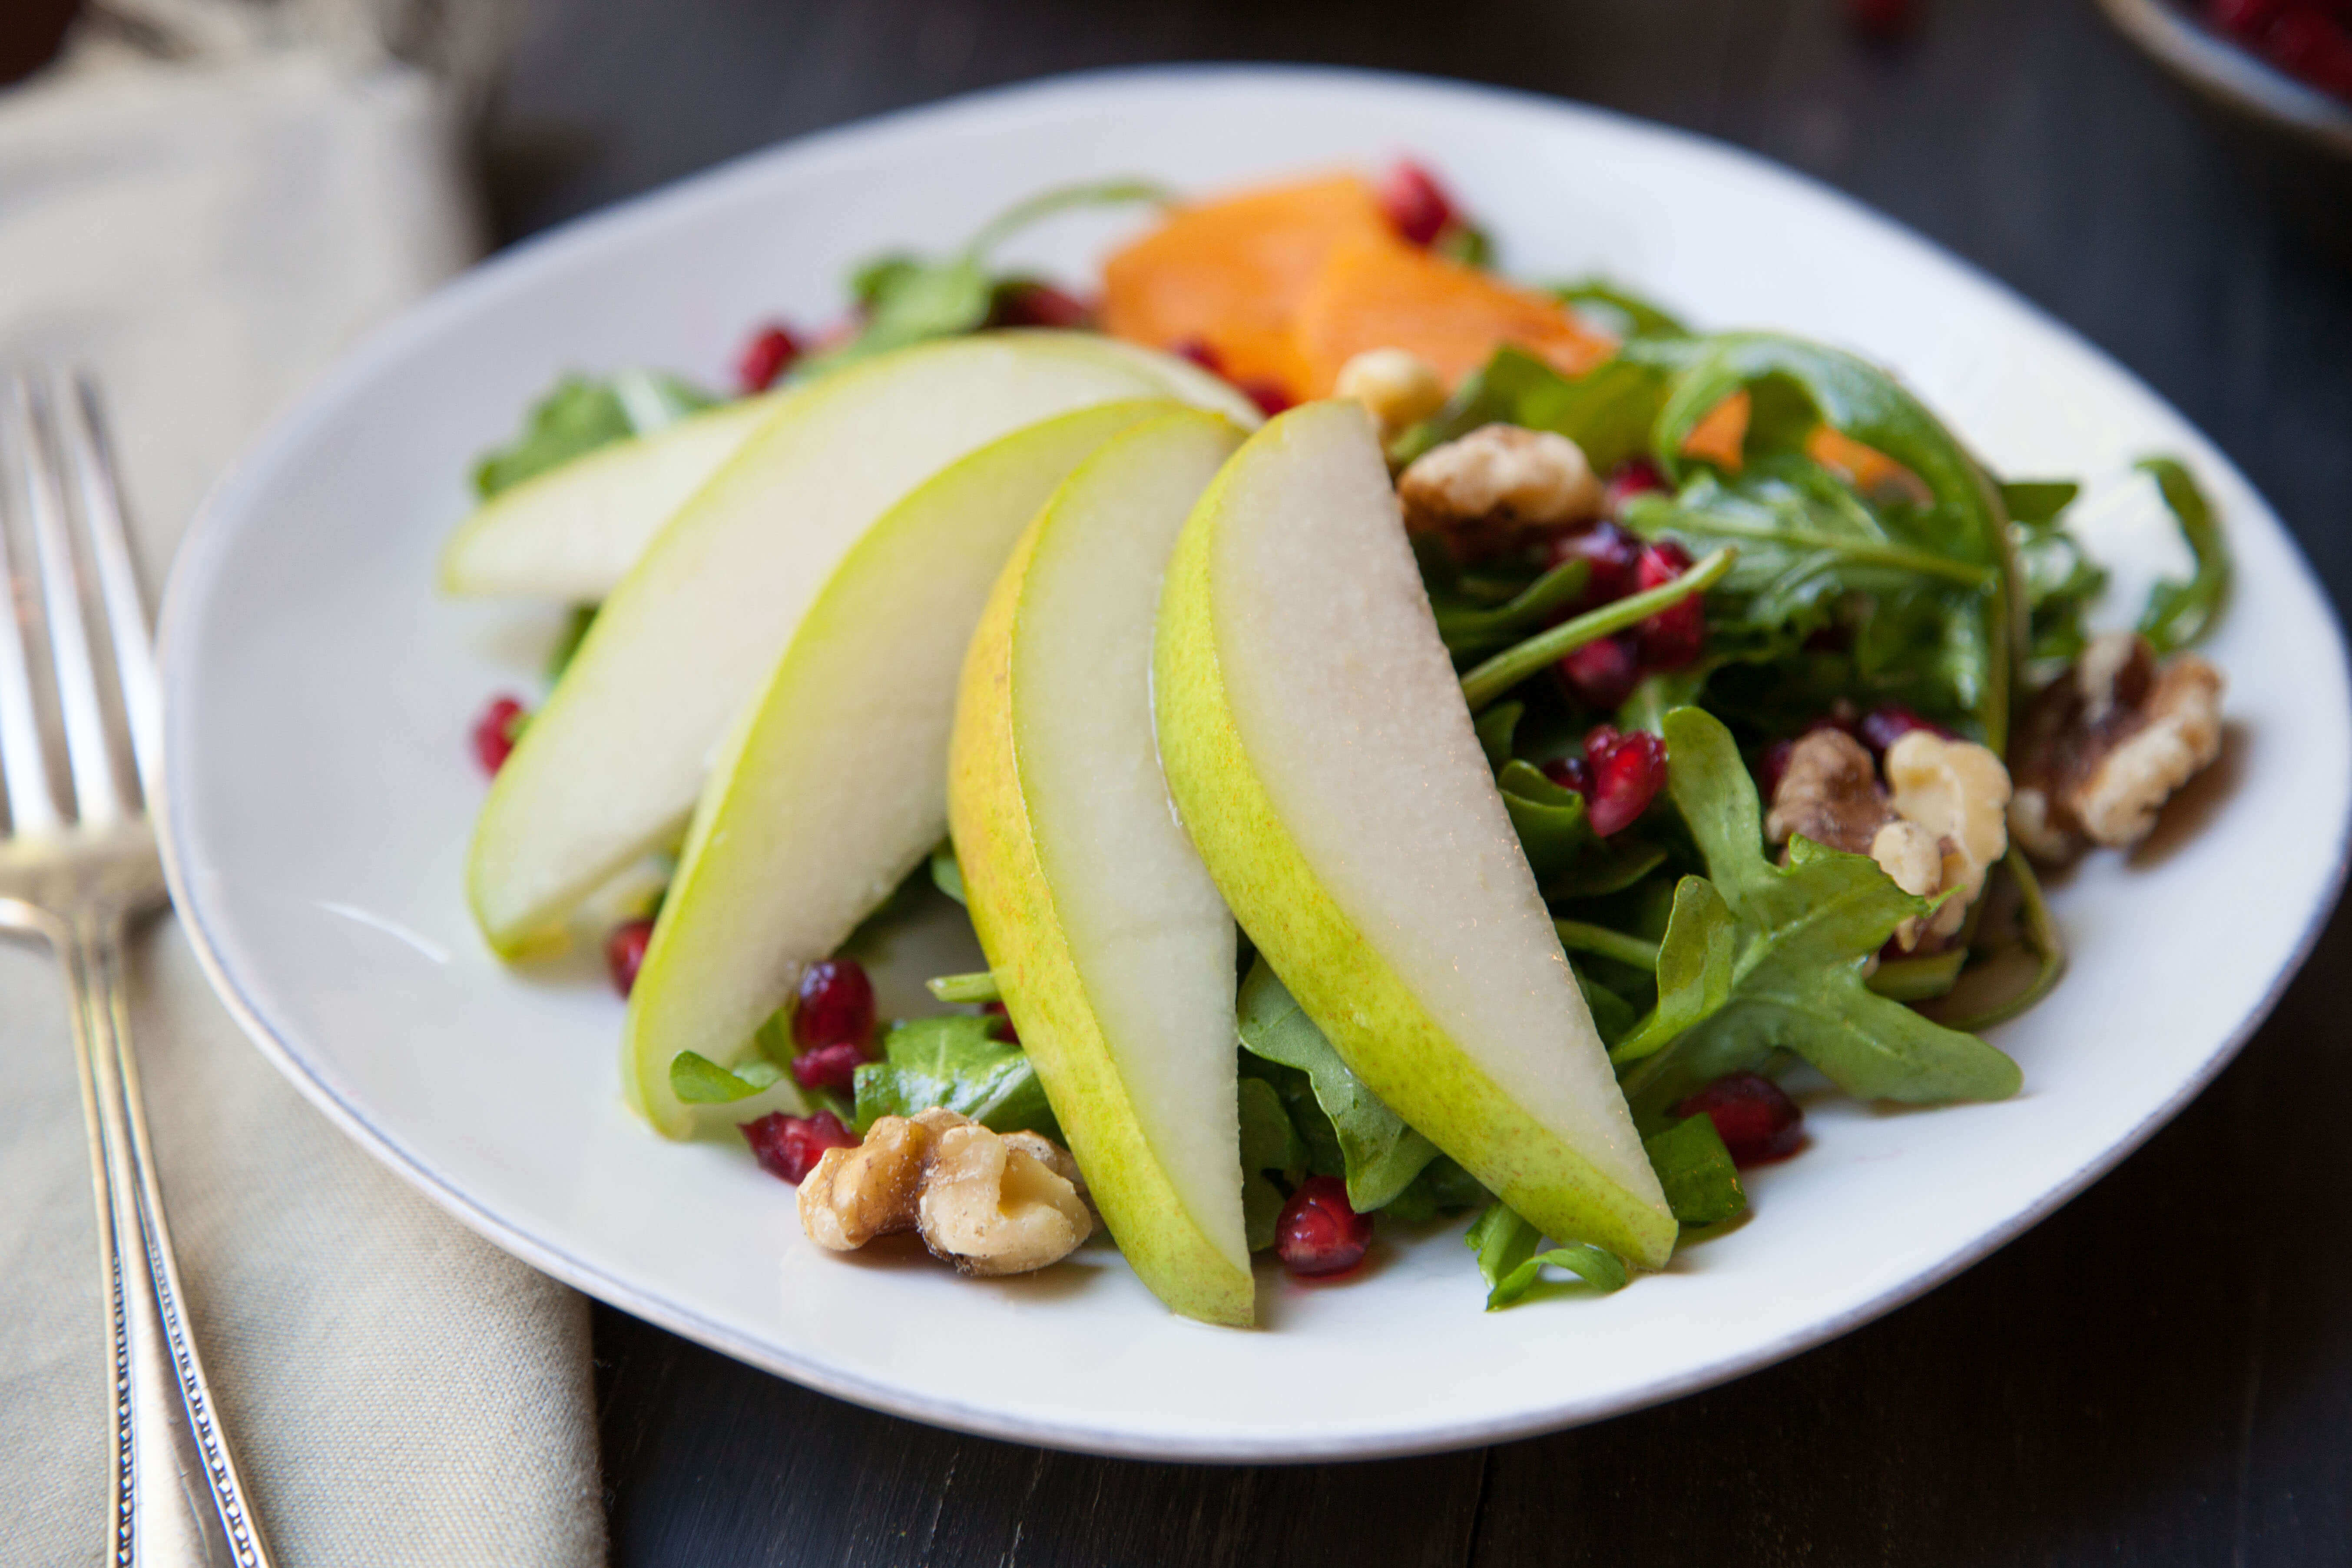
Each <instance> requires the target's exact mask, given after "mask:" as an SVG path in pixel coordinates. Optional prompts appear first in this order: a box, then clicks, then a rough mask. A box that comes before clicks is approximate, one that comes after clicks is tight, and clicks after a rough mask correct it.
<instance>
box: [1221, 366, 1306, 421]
mask: <svg viewBox="0 0 2352 1568" xmlns="http://www.w3.org/2000/svg"><path fill="white" fill-rule="evenodd" d="M1234 385H1235V386H1238V387H1240V388H1241V392H1242V395H1243V396H1244V397H1246V398H1248V399H1249V400H1250V401H1251V402H1252V403H1255V404H1256V405H1257V411H1258V412H1259V413H1260V414H1263V415H1265V416H1266V417H1267V418H1268V419H1271V418H1273V417H1274V416H1276V415H1277V414H1279V413H1281V412H1282V411H1283V410H1284V409H1286V408H1291V407H1295V406H1296V405H1297V399H1296V398H1294V397H1292V396H1291V395H1290V391H1289V389H1288V388H1287V387H1286V386H1284V385H1283V384H1282V383H1280V382H1278V381H1270V380H1268V379H1266V378H1265V377H1264V376H1253V377H1251V378H1250V379H1249V380H1247V381H1237V382H1235V383H1234Z"/></svg>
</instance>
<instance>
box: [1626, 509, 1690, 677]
mask: <svg viewBox="0 0 2352 1568" xmlns="http://www.w3.org/2000/svg"><path fill="white" fill-rule="evenodd" d="M1690 569H1691V558H1690V552H1689V551H1687V550H1685V549H1684V548H1683V547H1682V546H1681V545H1679V544H1676V543H1675V542H1673V541H1672V540H1660V541H1659V542H1657V543H1655V544H1652V545H1647V546H1645V547H1643V551H1642V559H1641V561H1640V563H1638V564H1636V565H1635V567H1634V569H1633V581H1634V584H1635V585H1636V586H1637V587H1639V588H1640V589H1642V590H1643V591H1644V592H1646V591H1648V590H1649V589H1652V588H1663V587H1664V586H1665V585H1666V584H1669V583H1671V582H1673V581H1674V580H1675V578H1677V577H1679V576H1681V575H1682V574H1684V573H1685V572H1687V571H1689V570H1690ZM1636 630H1638V631H1639V632H1640V633H1641V638H1642V665H1643V668H1647V669H1678V668H1681V667H1682V666H1684V665H1685V664H1688V663H1690V662H1691V660H1693V659H1695V658H1697V657H1698V656H1699V654H1700V653H1701V652H1702V651H1703V650H1704V649H1705V648H1706V605H1705V604H1704V603H1702V602H1701V596H1700V595H1696V594H1693V595H1690V596H1689V597H1688V598H1686V599H1684V600H1683V601H1682V602H1681V603H1679V604H1675V605H1668V606H1667V607H1666V608H1664V609H1663V610H1660V611H1659V612H1658V613H1657V614H1656V615H1654V616H1651V617H1650V618H1649V619H1648V620H1646V621H1643V623H1642V624H1641V626H1639V627H1637V628H1636Z"/></svg>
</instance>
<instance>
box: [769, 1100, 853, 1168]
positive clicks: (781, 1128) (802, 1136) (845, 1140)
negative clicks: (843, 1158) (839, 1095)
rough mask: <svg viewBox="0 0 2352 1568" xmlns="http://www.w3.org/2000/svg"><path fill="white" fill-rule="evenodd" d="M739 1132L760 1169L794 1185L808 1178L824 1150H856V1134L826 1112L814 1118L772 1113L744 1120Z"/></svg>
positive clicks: (830, 1113) (819, 1112) (832, 1114)
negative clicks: (749, 1147)
mask: <svg viewBox="0 0 2352 1568" xmlns="http://www.w3.org/2000/svg"><path fill="white" fill-rule="evenodd" d="M740 1131H741V1132H742V1134H743V1142H746V1143H749V1144H750V1145H751V1153H752V1156H753V1158H755V1159H757V1160H758V1161H759V1162H760V1168H761V1170H763V1171H765V1172H767V1173H768V1174H770V1175H772V1176H776V1177H780V1178H782V1180H784V1181H787V1182H790V1183H792V1184H793V1185H794V1186H799V1185H800V1184H802V1183H803V1182H804V1181H806V1180H807V1179H808V1173H810V1172H811V1171H814V1170H815V1169H816V1163H817V1162H818V1161H819V1160H822V1159H824V1152H825V1151H826V1150H827V1149H855V1148H856V1147H857V1134H856V1133H855V1132H852V1131H850V1130H849V1129H848V1128H846V1127H844V1126H843V1125H842V1124H841V1118H840V1117H838V1116H835V1114H834V1113H833V1112H832V1111H830V1110H820V1111H818V1112H817V1113H816V1114H815V1115H814V1116H786V1115H785V1114H784V1113H783V1112H782V1111H781V1110H778V1111H772V1112H771V1113H769V1114H768V1115H766V1116H762V1117H761V1118H760V1120H759V1121H746V1122H745V1123H743V1125H742V1127H741V1128H740Z"/></svg>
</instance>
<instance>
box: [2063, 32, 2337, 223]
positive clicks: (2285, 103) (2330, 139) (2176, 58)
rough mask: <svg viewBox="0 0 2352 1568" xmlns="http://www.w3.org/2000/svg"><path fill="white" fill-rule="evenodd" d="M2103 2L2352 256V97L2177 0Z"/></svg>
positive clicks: (2299, 209)
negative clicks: (2298, 72) (2265, 54)
mask: <svg viewBox="0 0 2352 1568" xmlns="http://www.w3.org/2000/svg"><path fill="white" fill-rule="evenodd" d="M2099 7H2100V9H2102V10H2103V11H2105V13H2106V14H2107V19H2108V20H2109V21H2111V22H2113V23H2114V24H2115V25H2116V28H2117V30H2118V31H2120V32H2121V33H2122V34H2123V35H2124V36H2125V37H2127V38H2129V39H2130V40H2131V41H2132V42H2133V43H2134V44H2136V45H2137V46H2138V47H2139V48H2140V50H2141V52H2142V53H2144V54H2146V55H2147V56H2148V57H2150V58H2153V59H2154V60H2155V61H2156V62H2157V64H2158V65H2159V66H2161V67H2163V68H2164V69H2165V71H2166V72H2167V73H2168V74H2169V75H2170V76H2171V77H2172V78H2173V79H2175V80H2176V81H2179V83H2181V85H2183V86H2184V87H2187V88H2189V89H2190V91H2191V94H2192V96H2193V97H2194V99H2195V100H2196V102H2197V104H2198V106H2199V108H2200V110H2202V111H2203V113H2204V115H2205V117H2206V119H2207V120H2208V121H2209V122H2210V123H2211V124H2212V125H2213V126H2214V128H2215V130H2216V132H2218V133H2219V134H2220V135H2221V139H2222V140H2223V141H2224V142H2227V143H2228V144H2229V145H2230V147H2231V150H2232V151H2233V152H2235V153H2237V155H2238V157H2239V159H2240V161H2241V162H2242V163H2243V164H2244V165H2245V166H2246V168H2247V169H2248V171H2249V172H2250V174H2252V177H2253V178H2254V179H2255V180H2256V181H2258V182H2259V183H2260V184H2262V185H2263V187H2264V188H2266V189H2267V190H2269V191H2270V192H2271V193H2272V194H2273V195H2275V196H2276V197H2277V199H2278V200H2279V201H2280V203H2281V204H2282V205H2284V206H2286V207H2288V208H2290V209H2291V210H2293V211H2294V214H2295V215H2296V216H2298V217H2300V218H2301V219H2302V220H2303V221H2304V222H2305V224H2306V225H2307V226H2309V227H2310V228H2311V229H2312V230H2313V231H2314V232H2315V233H2316V234H2317V235H2318V236H2319V237H2320V238H2321V240H2322V241H2323V242H2324V243H2326V245H2328V246H2329V247H2330V248H2332V249H2334V250H2335V251H2336V254H2338V255H2339V256H2342V257H2344V258H2346V259H2347V260H2352V103H2347V102H2346V101H2344V100H2341V99H2338V98H2336V97H2334V96H2332V95H2330V94H2329V93H2327V92H2326V91H2325V90H2323V89H2320V88H2317V87H2315V86H2313V85H2311V84H2310V83H2308V82H2305V81H2300V80H2298V79H2295V78H2294V77H2292V76H2290V75H2288V74H2287V73H2286V72H2285V71H2284V70H2281V69H2280V68H2278V67H2276V66H2274V65H2273V64H2271V63H2270V62H2269V61H2268V60H2265V59H2263V58H2262V57H2261V56H2260V55H2257V54H2255V53H2254V52H2253V51H2252V49H2249V48H2247V47H2245V46H2244V45H2243V44H2242V43H2240V42H2238V41H2237V40H2235V39H2232V38H2229V37H2223V36H2222V35H2221V34H2220V33H2217V32H2214V31H2212V30H2210V28H2208V27H2206V26H2203V25H2202V24H2201V23H2200V21H2199V20H2198V18H2197V16H2195V15H2194V14H2193V13H2192V12H2191V11H2189V9H2188V8H2187V7H2185V6H2183V5H2179V4H2176V3H2174V0H2099Z"/></svg>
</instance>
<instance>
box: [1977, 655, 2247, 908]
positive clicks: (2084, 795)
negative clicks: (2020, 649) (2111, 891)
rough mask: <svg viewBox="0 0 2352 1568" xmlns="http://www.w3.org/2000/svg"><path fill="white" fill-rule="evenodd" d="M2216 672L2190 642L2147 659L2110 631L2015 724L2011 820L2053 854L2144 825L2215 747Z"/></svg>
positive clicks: (2068, 855)
mask: <svg viewBox="0 0 2352 1568" xmlns="http://www.w3.org/2000/svg"><path fill="white" fill-rule="evenodd" d="M2222 685H2223V683H2222V679H2221V672H2220V671H2219V670H2217V669H2215V668H2213V667H2212V666H2211V665H2210V664H2208V663H2206V662H2205V660H2203V659H2201V658H2198V657H2197V656H2196V655H2194V654H2179V655H2176V656H2174V657H2173V658H2170V659H2168V660H2166V661H2165V662H2164V664H2163V665H2161V666H2158V663H2157V662H2156V656H2155V653H2154V651H2153V650H2152V649H2151V648H2150V647H2148V645H2147V639H2146V638H2144V637H2139V636H2137V634H2135V633H2131V632H2110V633H2107V634H2105V635H2104V636H2102V637H2095V638H2094V639H2092V642H2091V644H2090V646H2089V647H2086V648H2084V650H2083V655H2082V657H2081V658H2079V659H2077V660H2076V661H2075V663H2074V668H2073V669H2072V670H2070V671H2069V672H2068V673H2067V674H2066V675H2064V676H2062V677H2061V678H2060V679H2057V680H2054V681H2053V682H2051V684H2050V685H2049V686H2047V687H2045V688H2044V689H2042V692H2041V694H2040V695H2039V696H2037V697H2036V698H2035V699H2034V700H2033V703H2032V707H2031V708H2030V709H2029V710H2028V711H2027V714H2026V718H2025V722H2024V723H2023V724H2022V725H2021V728H2020V733H2019V738H2018V745H2017V756H2018V768H2017V793H2016V795H2015V797H2014V798H2013V799H2012V800H2011V803H2010V810H2009V824H2010V830H2011V832H2012V833H2014V834H2015V835H2016V836H2017V841H2018V843H2020V844H2021V845H2022V846H2024V847H2025V850H2026V852H2027V853H2028V854H2030V855H2032V857H2033V858H2035V859H2037V860H2042V861H2045V862H2050V863H2053V864H2063V862H2065V861H2068V860H2072V859H2073V858H2074V857H2076V856H2077V855H2080V854H2081V853H2082V852H2083V851H2084V849H2085V848H2086V847H2089V846H2090V845H2093V844H2101V845H2105V846H2108V847H2113V848H2128V847H2131V846H2132V845H2135V844H2137V843H2138V842H2139V841H2140V840H2141V839H2143V838H2145V837H2147V835H2148V833H2149V832H2150V831H2151V830H2152V829H2153V828H2154V827H2155V826H2156V820H2157V815H2158V812H2160V811H2161V810H2162V809H2163V807H2164V803H2165V802H2166V801H2167V800H2168V799H2170V798H2171V796H2172V795H2173V793H2174V792H2175V791H2176V790H2178V789H2179V788H2180V786H2181V785H2182V784H2187V783H2188V782H2189V780H2190V779H2191V778H2193V777H2195V776H2196V775H2197V773H2199V772H2200V771H2201V770H2202V769H2204V768H2206V767H2207V766H2209V765H2210V764H2211V763H2212V762H2213V760H2214V759H2215V758H2216V757H2218V756H2220V755H2221V691H2222Z"/></svg>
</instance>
